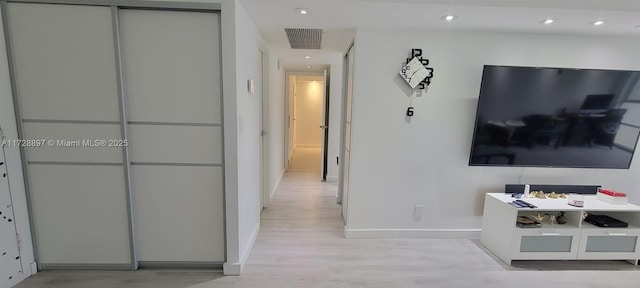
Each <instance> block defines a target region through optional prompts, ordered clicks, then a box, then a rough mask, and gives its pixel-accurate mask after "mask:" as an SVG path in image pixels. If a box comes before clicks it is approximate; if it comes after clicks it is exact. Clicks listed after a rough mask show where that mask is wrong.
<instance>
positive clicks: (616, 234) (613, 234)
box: [607, 233, 627, 236]
mask: <svg viewBox="0 0 640 288" xmlns="http://www.w3.org/2000/svg"><path fill="white" fill-rule="evenodd" d="M607 234H609V236H627V233H607Z"/></svg>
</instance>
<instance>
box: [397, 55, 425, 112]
mask: <svg viewBox="0 0 640 288" xmlns="http://www.w3.org/2000/svg"><path fill="white" fill-rule="evenodd" d="M428 65H429V59H424V58H422V49H418V48H414V49H411V56H410V57H409V58H407V62H406V64H405V65H404V66H402V69H401V70H400V73H399V74H400V77H402V79H404V81H406V82H407V84H409V86H410V87H411V88H412V89H416V88H418V89H421V90H425V89H427V87H428V86H429V84H431V79H432V78H433V68H430V67H429V66H428ZM412 94H413V93H412ZM411 97H412V96H411ZM411 97H410V98H411ZM414 114H415V112H414V107H412V106H411V105H410V106H409V108H407V112H406V114H405V115H406V116H408V117H412V116H413V115H414Z"/></svg>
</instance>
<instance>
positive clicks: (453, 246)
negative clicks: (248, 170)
mask: <svg viewBox="0 0 640 288" xmlns="http://www.w3.org/2000/svg"><path fill="white" fill-rule="evenodd" d="M317 178H318V177H317V175H316V173H287V174H286V175H285V177H284V178H283V180H282V183H281V185H280V187H279V189H278V192H277V196H276V199H275V203H274V205H273V206H272V207H270V208H268V209H266V210H264V211H263V212H262V222H261V231H260V233H259V235H258V238H257V240H256V243H255V246H254V248H253V251H252V253H251V255H250V257H249V259H248V263H247V265H246V267H245V270H244V271H243V274H242V276H239V277H229V276H227V277H220V278H217V279H213V278H216V277H215V276H214V275H215V274H213V273H212V274H210V275H209V277H211V278H210V279H209V280H207V279H203V275H202V274H188V273H186V274H184V275H177V274H170V275H171V277H172V279H171V280H170V281H171V282H169V281H168V280H167V278H166V277H156V279H155V280H153V279H150V280H148V281H147V280H145V281H142V280H131V277H132V276H131V274H128V273H134V275H135V273H139V272H120V273H123V274H113V273H117V272H88V273H94V274H93V275H95V276H94V278H93V281H97V280H95V278H98V279H104V278H105V277H111V278H108V279H109V280H108V281H107V280H104V281H102V282H99V283H100V284H101V285H90V284H95V283H96V282H90V281H89V280H91V279H92V278H90V277H89V276H88V275H87V274H83V273H79V272H47V273H39V274H38V276H37V277H39V278H35V279H37V280H38V281H37V282H34V281H33V280H32V279H29V280H27V283H25V284H24V285H20V286H18V287H19V288H27V287H29V288H30V287H56V288H57V287H61V288H62V287H65V288H66V287H73V288H75V287H100V288H106V287H108V288H111V287H114V288H115V287H130V288H134V287H136V288H142V287H163V288H164V287H181V288H182V287H191V288H217V287H221V288H272V287H273V288H288V287H295V288H312V287H313V288H332V287H333V288H347V287H362V288H365V287H366V288H376V287H390V288H412V287H429V288H431V287H433V288H441V287H443V288H449V287H451V288H454V287H456V288H458V287H459V288H466V287H470V288H513V287H517V288H547V287H548V288H577V287H592V288H604V287H616V288H631V287H633V288H638V287H640V270H639V269H638V267H637V266H633V265H630V264H628V263H626V262H623V261H519V262H515V263H514V266H507V265H505V264H504V263H502V262H501V261H500V260H498V259H497V258H495V257H494V256H493V255H491V254H490V253H489V252H487V251H486V250H485V249H484V248H483V247H482V245H480V244H479V243H478V241H477V240H451V239H345V238H344V237H343V232H342V231H343V226H344V224H343V222H342V218H341V217H340V206H338V205H337V204H335V202H336V198H335V197H336V196H335V195H336V189H337V188H336V184H335V183H321V182H319V181H318V180H317ZM373 196H374V195H372V197H373ZM372 213H374V212H372ZM140 272H142V273H151V272H149V271H140ZM105 273H111V274H106V275H109V276H104V275H105ZM189 273H193V272H189ZM78 275H80V276H78ZM142 275H144V274H142ZM123 277H124V278H125V279H129V280H128V281H124V280H117V279H121V278H123ZM127 277H128V278H127ZM147 278H150V277H147ZM83 279H85V280H83ZM86 279H89V280H86ZM145 279H146V278H145ZM83 281H84V282H83ZM136 281H138V282H136ZM154 281H155V282H157V285H155V286H154ZM105 283H107V284H108V283H120V286H117V285H111V286H110V285H106V284H105ZM168 283H169V284H168ZM188 283H192V284H188ZM195 283H199V284H196V285H193V284H195ZM56 285H57V286H56ZM171 285H174V286H171ZM189 285H193V286H189Z"/></svg>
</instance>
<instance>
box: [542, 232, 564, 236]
mask: <svg viewBox="0 0 640 288" xmlns="http://www.w3.org/2000/svg"><path fill="white" fill-rule="evenodd" d="M542 236H560V233H542Z"/></svg>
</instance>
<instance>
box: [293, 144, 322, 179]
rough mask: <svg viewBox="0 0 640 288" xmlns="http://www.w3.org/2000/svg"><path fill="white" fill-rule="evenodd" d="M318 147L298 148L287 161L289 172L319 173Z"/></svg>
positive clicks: (319, 152)
mask: <svg viewBox="0 0 640 288" xmlns="http://www.w3.org/2000/svg"><path fill="white" fill-rule="evenodd" d="M320 154H321V151H320V147H298V148H296V149H295V150H294V151H293V155H291V160H290V161H289V172H318V173H319V172H320V159H321V157H320Z"/></svg>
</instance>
